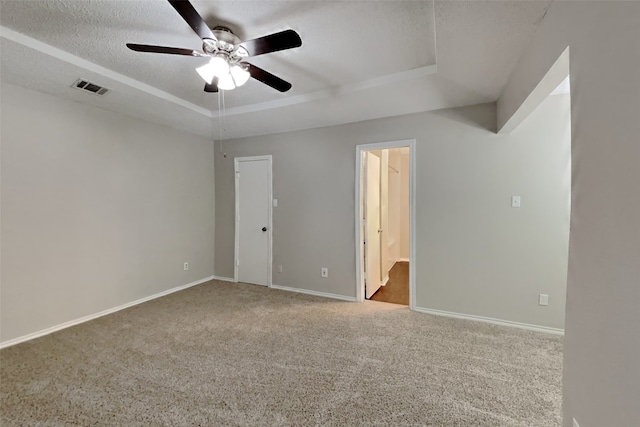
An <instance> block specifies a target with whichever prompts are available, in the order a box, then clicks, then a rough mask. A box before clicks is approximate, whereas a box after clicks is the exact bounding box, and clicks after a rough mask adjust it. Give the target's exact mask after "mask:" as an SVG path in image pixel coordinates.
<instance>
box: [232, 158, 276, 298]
mask: <svg viewBox="0 0 640 427" xmlns="http://www.w3.org/2000/svg"><path fill="white" fill-rule="evenodd" d="M258 160H266V161H267V179H268V186H267V188H268V193H269V194H268V200H269V214H268V217H269V219H268V224H267V227H268V230H267V242H268V244H267V250H268V252H269V253H268V258H269V265H268V269H267V271H268V273H267V274H268V276H269V277H268V278H267V279H268V280H267V287H269V288H270V287H271V279H272V278H273V272H272V271H271V270H272V268H273V265H272V264H273V240H272V237H273V178H272V163H273V160H272V157H271V155H266V156H250V157H236V158H234V159H233V175H234V176H233V180H234V182H235V199H236V213H235V229H236V230H235V254H234V257H233V281H234V282H237V281H238V258H239V256H240V228H239V222H240V199H239V198H238V194H239V192H240V182H238V169H239V166H240V162H254V161H258Z"/></svg>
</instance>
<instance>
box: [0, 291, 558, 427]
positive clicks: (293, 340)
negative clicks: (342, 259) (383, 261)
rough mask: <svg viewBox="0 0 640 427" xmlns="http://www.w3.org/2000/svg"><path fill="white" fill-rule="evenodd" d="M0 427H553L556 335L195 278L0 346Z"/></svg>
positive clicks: (556, 393) (555, 406)
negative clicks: (165, 292)
mask: <svg viewBox="0 0 640 427" xmlns="http://www.w3.org/2000/svg"><path fill="white" fill-rule="evenodd" d="M0 362H1V363H0V374H1V376H0V379H1V381H2V382H1V384H0V398H1V400H0V403H1V405H2V415H1V418H0V422H1V424H2V425H3V426H13V425H127V426H134V425H201V426H205V425H206V426H214V425H238V426H267V425H269V426H272V425H273V426H275V425H287V426H288V425H296V426H307V425H345V426H358V425H431V426H523V427H524V426H526V427H531V426H545V427H548V426H555V425H560V423H561V410H560V408H561V367H562V339H561V338H560V337H556V336H553V335H547V334H542V333H535V332H528V331H522V330H518V329H512V328H505V327H499V326H492V325H487V324H482V323H476V322H469V321H464V320H456V319H449V318H443V317H435V316H430V315H426V314H421V313H415V312H411V311H409V310H408V309H407V308H406V307H402V306H398V305H394V304H387V303H379V302H373V301H371V302H365V303H362V304H356V303H348V302H340V301H335V300H328V299H323V298H319V297H313V296H306V295H301V294H296V293H290V292H285V291H278V290H274V289H267V288H263V287H258V286H252V285H244V284H232V283H223V282H215V281H214V282H209V283H205V284H202V285H199V286H196V287H193V288H190V289H187V290H185V291H182V292H178V293H175V294H172V295H169V296H166V297H163V298H160V299H157V300H154V301H150V302H147V303H144V304H142V305H139V306H136V307H132V308H130V309H127V310H123V311H120V312H117V313H115V314H112V315H109V316H105V317H102V318H100V319H96V320H94V321H91V322H89V323H85V324H82V325H78V326H75V327H73V328H69V329H66V330H63V331H60V332H58V333H55V334H52V335H49V336H46V337H42V338H40V339H37V340H34V341H31V342H27V343H24V344H20V345H17V346H14V347H10V348H7V349H4V350H2V351H0Z"/></svg>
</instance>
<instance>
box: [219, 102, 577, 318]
mask: <svg viewBox="0 0 640 427" xmlns="http://www.w3.org/2000/svg"><path fill="white" fill-rule="evenodd" d="M568 98H569V97H568V96H567V95H565V96H554V97H551V98H549V99H548V100H547V101H546V102H545V103H544V104H543V105H541V107H540V108H539V109H538V110H536V112H535V114H533V115H532V116H531V117H530V119H529V120H527V122H526V123H525V124H524V125H523V126H522V128H521V129H519V130H518V132H516V133H514V134H512V135H496V134H495V132H494V131H493V129H494V128H495V123H496V108H495V104H484V105H477V106H471V107H465V108H459V109H452V110H441V111H435V112H429V113H420V114H413V115H406V116H399V117H393V118H387V119H380V120H373V121H366V122H360V123H353V124H348V125H342V126H335V127H328V128H321V129H313V130H307V131H299V132H291V133H283V134H276V135H267V136H261V137H251V138H245V139H237V140H230V141H226V142H225V144H224V151H226V152H227V153H228V157H227V158H226V159H225V158H223V157H222V156H221V155H220V154H219V153H218V152H217V151H216V167H215V170H216V207H217V209H216V260H215V268H216V275H219V276H226V277H233V254H234V253H233V248H234V220H233V218H234V185H233V157H235V156H251V155H262V154H271V155H273V186H274V197H275V198H277V199H278V207H276V208H274V216H273V219H274V229H273V242H274V243H273V244H274V246H273V254H274V257H273V260H274V261H273V262H274V266H277V265H279V264H281V265H282V266H283V272H282V273H277V269H276V268H274V270H273V271H274V273H273V283H274V284H277V285H281V286H289V287H294V288H302V289H308V290H313V291H320V292H327V293H333V294H339V295H344V296H350V297H354V296H355V293H356V290H355V289H356V287H355V286H356V285H355V280H356V279H355V224H354V176H355V146H356V144H363V143H372V142H382V141H393V140H400V139H412V138H415V139H416V144H417V148H416V151H417V186H416V187H417V201H416V203H417V205H416V210H417V220H416V228H417V229H416V239H417V245H416V250H417V272H416V275H417V306H419V307H423V308H430V309H438V310H445V311H450V312H457V313H465V314H472V315H479V316H486V317H492V318H498V319H504V320H510V321H515V322H522V323H528V324H535V325H540V326H547V327H553V328H563V326H564V306H565V283H566V268H567V250H568V248H567V246H568V233H569V197H570V195H569V191H570V190H569V186H570V183H569V162H570V159H569V156H570V132H569V99H568ZM514 194H517V195H521V196H522V208H520V209H512V208H511V207H510V196H511V195H514ZM322 266H326V267H328V268H329V279H322V278H321V277H320V267H322ZM539 293H548V294H549V298H550V302H549V306H548V307H540V306H538V294H539Z"/></svg>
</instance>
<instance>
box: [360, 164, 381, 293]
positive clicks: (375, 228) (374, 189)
mask: <svg viewBox="0 0 640 427" xmlns="http://www.w3.org/2000/svg"><path fill="white" fill-rule="evenodd" d="M366 155H367V157H366V169H367V172H366V181H365V186H366V188H365V202H364V203H365V212H366V214H365V215H366V217H365V218H366V219H365V228H366V231H365V236H366V238H365V244H364V250H365V260H366V264H365V265H366V276H365V277H366V279H365V297H366V298H367V299H369V298H371V295H373V294H374V293H375V292H376V291H377V290H378V289H379V288H380V282H381V280H380V158H379V157H378V156H376V155H375V154H372V153H370V152H367V154H366Z"/></svg>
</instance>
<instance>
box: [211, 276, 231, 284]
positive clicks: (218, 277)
mask: <svg viewBox="0 0 640 427" xmlns="http://www.w3.org/2000/svg"><path fill="white" fill-rule="evenodd" d="M213 280H220V281H223V282H232V283H237V282H236V281H235V279H234V278H233V277H222V276H213Z"/></svg>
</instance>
